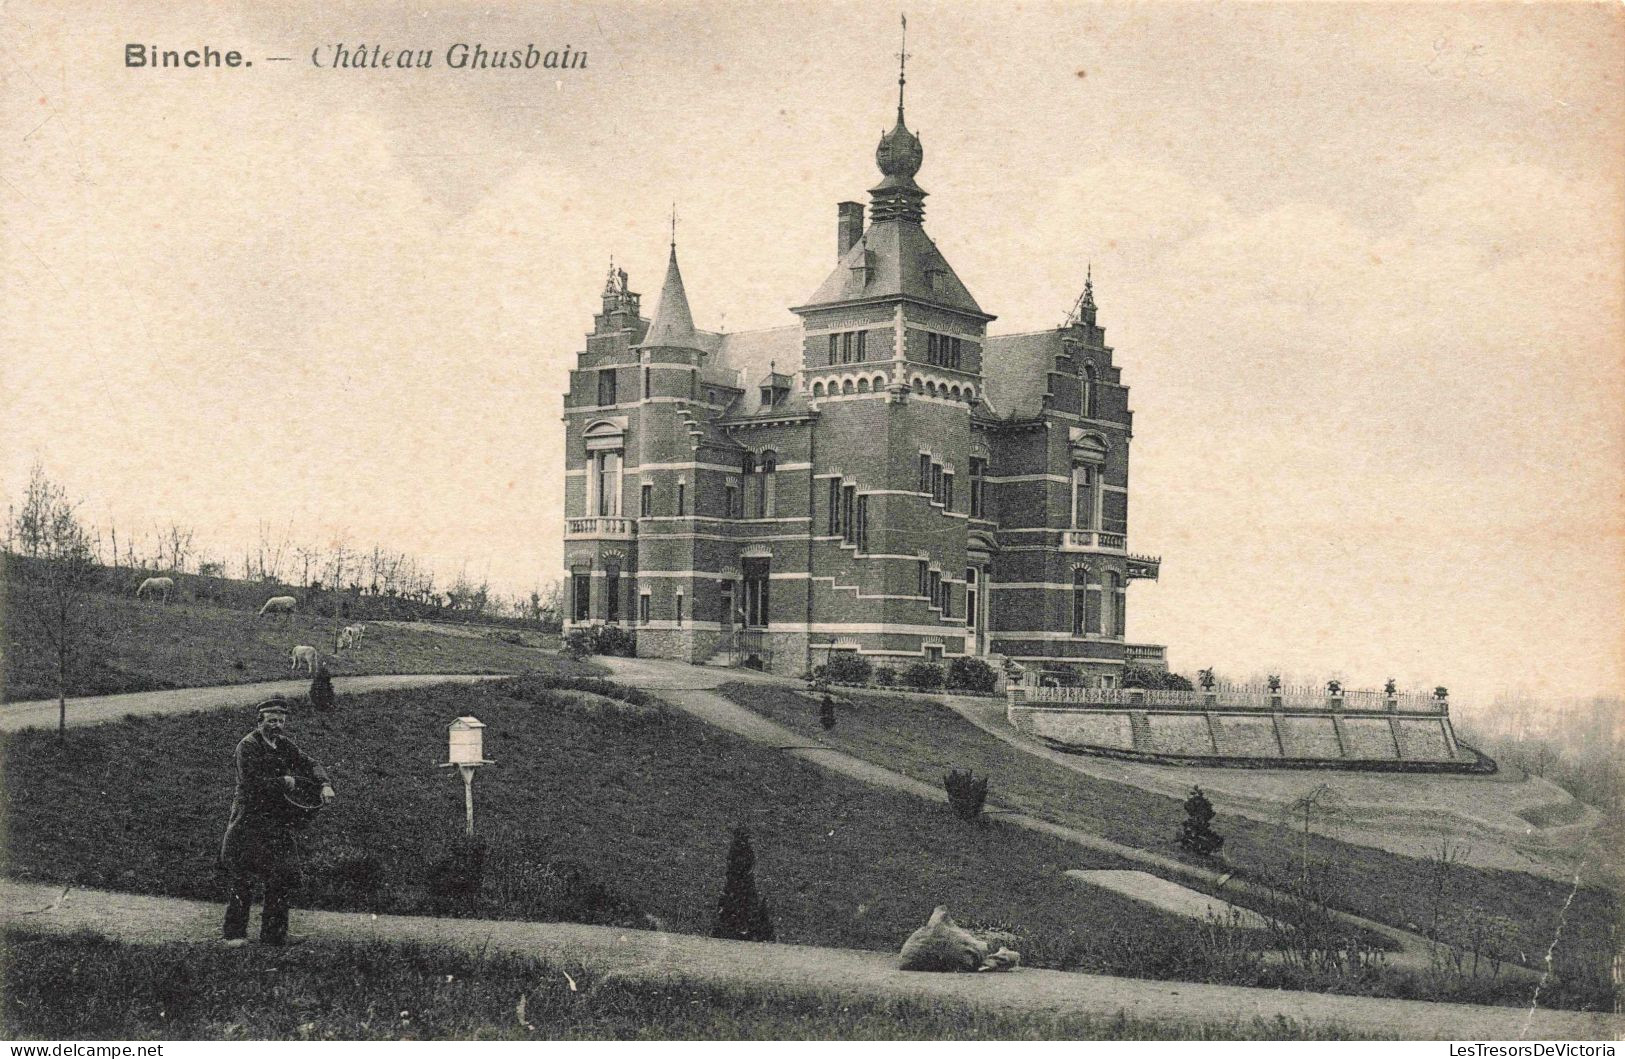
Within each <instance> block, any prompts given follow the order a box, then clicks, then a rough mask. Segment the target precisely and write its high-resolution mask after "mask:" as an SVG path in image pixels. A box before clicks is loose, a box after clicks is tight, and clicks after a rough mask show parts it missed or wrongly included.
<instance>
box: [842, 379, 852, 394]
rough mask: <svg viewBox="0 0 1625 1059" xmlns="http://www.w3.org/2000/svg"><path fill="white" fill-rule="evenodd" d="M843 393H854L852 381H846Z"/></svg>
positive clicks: (843, 383) (843, 384)
mask: <svg viewBox="0 0 1625 1059" xmlns="http://www.w3.org/2000/svg"><path fill="white" fill-rule="evenodd" d="M841 392H842V393H851V392H852V380H851V379H846V380H844V381H843V382H842V383H841Z"/></svg>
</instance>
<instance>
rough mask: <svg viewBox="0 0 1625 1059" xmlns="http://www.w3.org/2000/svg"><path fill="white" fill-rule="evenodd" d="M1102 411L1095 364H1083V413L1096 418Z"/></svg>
mask: <svg viewBox="0 0 1625 1059" xmlns="http://www.w3.org/2000/svg"><path fill="white" fill-rule="evenodd" d="M1099 413H1100V387H1099V380H1098V379H1097V378H1096V376H1095V366H1094V365H1093V364H1085V365H1084V366H1083V414H1084V416H1086V417H1087V418H1089V419H1094V418H1096V417H1097V416H1098V415H1099Z"/></svg>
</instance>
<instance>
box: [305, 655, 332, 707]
mask: <svg viewBox="0 0 1625 1059" xmlns="http://www.w3.org/2000/svg"><path fill="white" fill-rule="evenodd" d="M334 701H335V698H334V695H333V675H332V674H331V673H329V672H328V671H327V666H325V665H318V666H317V667H316V675H315V676H313V677H311V678H310V704H311V705H312V706H314V707H316V708H317V709H318V710H322V711H324V712H325V711H327V710H331V709H332V708H333V703H334Z"/></svg>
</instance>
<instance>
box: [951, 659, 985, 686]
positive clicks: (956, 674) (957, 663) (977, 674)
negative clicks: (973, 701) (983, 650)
mask: <svg viewBox="0 0 1625 1059" xmlns="http://www.w3.org/2000/svg"><path fill="white" fill-rule="evenodd" d="M996 679H997V675H996V674H995V673H994V672H993V667H992V666H990V665H988V664H987V663H986V662H984V661H982V660H981V659H980V658H956V659H954V660H953V662H952V663H951V664H950V665H949V666H948V686H949V687H950V688H953V689H955V690H957V691H992V690H993V684H994V681H995V680H996Z"/></svg>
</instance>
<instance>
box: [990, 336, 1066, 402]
mask: <svg viewBox="0 0 1625 1059" xmlns="http://www.w3.org/2000/svg"><path fill="white" fill-rule="evenodd" d="M1060 352H1061V343H1060V341H1059V338H1058V333H1057V332H1056V331H1053V330H1050V331H1029V332H1026V333H1025V334H1019V335H988V336H987V341H986V343H985V344H984V345H983V346H982V396H983V398H984V399H985V401H986V404H987V410H988V412H989V413H990V414H991V415H993V416H996V417H997V418H999V419H1031V418H1033V417H1034V416H1036V415H1038V414H1039V413H1040V412H1042V411H1043V410H1044V394H1045V393H1046V392H1047V391H1048V390H1049V373H1050V372H1051V371H1054V370H1055V358H1056V357H1057V356H1058V355H1059V354H1060Z"/></svg>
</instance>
